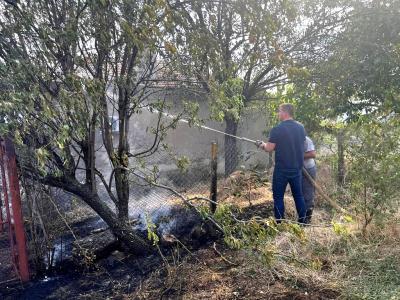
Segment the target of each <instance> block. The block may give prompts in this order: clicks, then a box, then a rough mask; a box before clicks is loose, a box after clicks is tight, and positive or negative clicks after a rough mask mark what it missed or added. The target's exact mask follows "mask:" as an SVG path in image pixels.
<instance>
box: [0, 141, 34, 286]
mask: <svg viewBox="0 0 400 300" xmlns="http://www.w3.org/2000/svg"><path fill="white" fill-rule="evenodd" d="M0 170H1V177H2V192H3V196H4V206H5V208H6V216H5V217H6V219H5V220H4V217H3V216H2V214H3V213H2V210H1V203H0V232H1V231H2V230H3V228H4V227H3V225H4V224H8V225H9V226H8V231H9V232H8V235H9V240H10V247H11V256H12V257H11V260H12V262H13V265H14V268H15V269H16V271H17V274H18V275H19V277H20V279H21V281H23V282H26V281H28V280H29V265H28V253H27V250H26V238H25V232H24V223H23V217H22V206H21V195H20V186H19V180H18V173H17V163H16V156H15V148H14V144H13V143H12V141H11V140H10V139H9V138H4V139H2V138H0ZM7 175H8V181H7V177H6V176H7ZM8 190H9V191H8ZM9 195H10V196H11V210H12V215H11V211H10V201H9ZM14 235H15V241H14Z"/></svg>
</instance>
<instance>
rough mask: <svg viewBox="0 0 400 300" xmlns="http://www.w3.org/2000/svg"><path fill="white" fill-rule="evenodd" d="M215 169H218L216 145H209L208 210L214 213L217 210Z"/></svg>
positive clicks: (214, 143)
mask: <svg viewBox="0 0 400 300" xmlns="http://www.w3.org/2000/svg"><path fill="white" fill-rule="evenodd" d="M217 169H218V144H217V143H216V142H213V143H211V188H210V200H211V201H212V202H211V203H210V210H211V212H212V213H215V210H216V209H217V184H218V177H217Z"/></svg>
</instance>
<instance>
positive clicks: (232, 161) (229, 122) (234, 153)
mask: <svg viewBox="0 0 400 300" xmlns="http://www.w3.org/2000/svg"><path fill="white" fill-rule="evenodd" d="M225 123H226V128H225V133H228V134H232V135H237V129H238V125H239V124H238V122H237V121H235V120H233V119H229V118H227V119H225ZM236 142H237V141H236V139H235V138H233V137H230V136H228V135H225V176H229V175H230V174H232V173H233V172H234V171H235V170H236V167H237V165H238V162H239V159H238V150H237V143H236Z"/></svg>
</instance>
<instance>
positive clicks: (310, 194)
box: [302, 136, 317, 224]
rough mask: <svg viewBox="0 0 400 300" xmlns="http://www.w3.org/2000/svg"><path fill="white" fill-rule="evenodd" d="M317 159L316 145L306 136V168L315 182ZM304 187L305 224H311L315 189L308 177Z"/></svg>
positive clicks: (304, 178)
mask: <svg viewBox="0 0 400 300" xmlns="http://www.w3.org/2000/svg"><path fill="white" fill-rule="evenodd" d="M315 157H316V151H315V146H314V143H313V141H312V140H311V139H310V138H309V137H308V136H306V140H305V141H304V168H305V169H306V171H307V172H308V174H310V175H311V177H312V178H313V179H314V180H315V178H316V176H317V166H316V164H315V159H314V158H315ZM302 185H303V196H304V201H305V204H306V221H305V223H307V224H309V223H311V217H312V213H313V209H314V196H315V187H314V185H313V184H312V183H311V182H310V180H309V179H308V178H307V177H306V176H303V179H302Z"/></svg>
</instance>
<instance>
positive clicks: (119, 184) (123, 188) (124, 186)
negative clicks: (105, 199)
mask: <svg viewBox="0 0 400 300" xmlns="http://www.w3.org/2000/svg"><path fill="white" fill-rule="evenodd" d="M128 179H129V178H128V171H127V170H125V169H117V170H116V171H115V187H116V190H117V195H118V203H117V209H118V219H119V220H120V221H123V222H125V223H126V222H128V219H129V180H128Z"/></svg>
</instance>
